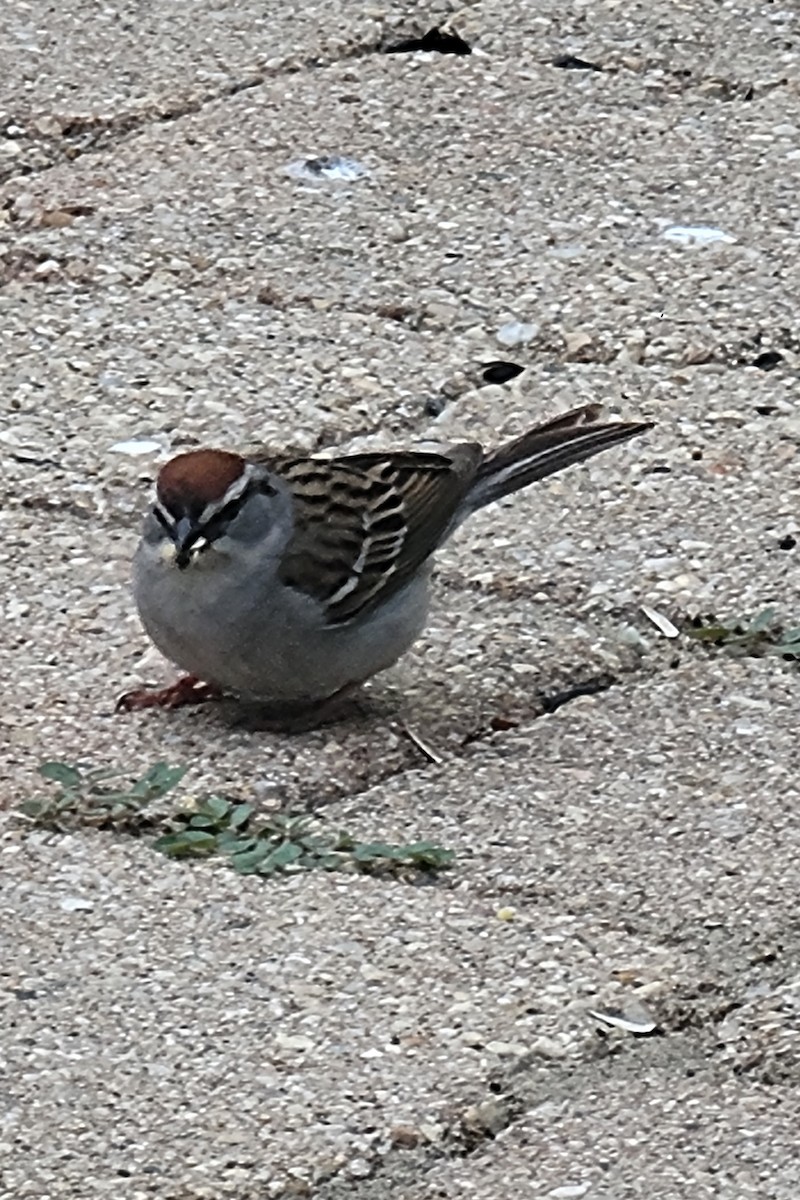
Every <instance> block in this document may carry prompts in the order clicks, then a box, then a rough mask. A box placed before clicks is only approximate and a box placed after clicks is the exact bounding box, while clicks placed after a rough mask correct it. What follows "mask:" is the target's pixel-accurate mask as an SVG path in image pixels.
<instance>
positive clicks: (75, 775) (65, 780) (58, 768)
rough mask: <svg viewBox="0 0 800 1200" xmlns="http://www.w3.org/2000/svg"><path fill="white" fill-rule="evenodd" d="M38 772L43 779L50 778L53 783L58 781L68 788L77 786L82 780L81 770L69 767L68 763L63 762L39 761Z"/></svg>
mask: <svg viewBox="0 0 800 1200" xmlns="http://www.w3.org/2000/svg"><path fill="white" fill-rule="evenodd" d="M39 774H40V775H41V776H43V777H44V778H45V779H52V781H53V782H54V783H60V784H62V785H63V786H64V787H68V788H79V787H80V786H81V782H82V776H81V772H80V771H79V770H78V768H77V767H71V766H70V765H69V763H64V762H43V763H39Z"/></svg>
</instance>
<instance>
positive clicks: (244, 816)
mask: <svg viewBox="0 0 800 1200" xmlns="http://www.w3.org/2000/svg"><path fill="white" fill-rule="evenodd" d="M252 815H253V806H252V804H234V806H233V808H231V810H230V812H229V813H228V828H229V829H241V828H242V826H243V825H246V824H247V822H248V821H249V820H250V818H251V817H252Z"/></svg>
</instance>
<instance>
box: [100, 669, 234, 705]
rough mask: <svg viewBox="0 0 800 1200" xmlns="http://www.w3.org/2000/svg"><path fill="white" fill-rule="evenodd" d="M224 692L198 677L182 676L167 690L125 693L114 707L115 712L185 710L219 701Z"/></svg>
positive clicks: (157, 689) (135, 690)
mask: <svg viewBox="0 0 800 1200" xmlns="http://www.w3.org/2000/svg"><path fill="white" fill-rule="evenodd" d="M222 694H223V693H222V690H221V689H220V688H218V687H217V686H216V684H213V683H203V682H202V680H200V679H198V678H197V676H196V675H182V676H181V677H180V679H177V680H176V681H175V683H171V684H170V685H169V687H165V688H156V689H150V688H134V690H133V691H132V692H123V694H122V695H121V696H120V698H119V700H117V703H116V704H115V705H114V711H115V712H137V711H138V710H139V709H141V708H183V707H184V705H187V704H203V703H204V702H205V701H206V700H219V699H220V698H221V697H222Z"/></svg>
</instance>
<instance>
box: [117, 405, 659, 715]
mask: <svg viewBox="0 0 800 1200" xmlns="http://www.w3.org/2000/svg"><path fill="white" fill-rule="evenodd" d="M650 428H652V423H651V422H648V421H634V422H621V421H618V422H606V421H603V420H602V419H601V407H600V406H599V405H595V404H590V405H586V406H585V407H582V408H578V409H575V410H573V411H571V412H567V413H565V414H563V415H562V416H559V417H556V418H555V419H554V420H550V421H547V422H545V423H544V424H540V425H537V426H535V427H534V428H533V429H530V430H529V431H528V432H527V433H524V434H523V435H522V436H521V437H518V438H516V439H514V440H513V441H510V442H507V443H506V444H505V445H502V446H500V447H499V449H495V450H492V451H489V452H487V451H485V450H484V449H483V448H482V447H481V446H480V445H478V444H477V443H472V442H467V443H463V444H458V445H453V446H450V447H448V448H447V449H446V450H443V451H442V452H440V453H428V452H425V451H421V450H413V449H412V450H397V451H388V452H378V453H363V454H347V455H343V456H340V457H336V458H315V457H291V456H280V455H271V454H267V453H263V454H262V453H261V452H257V453H248V454H246V455H245V454H237V453H233V452H231V451H229V450H216V449H202V450H189V451H187V452H186V453H183V454H179V455H177V456H176V457H174V458H172V459H170V461H169V462H167V463H165V464H164V466H162V468H161V470H160V471H159V474H158V479H157V482H156V494H155V499H154V502H153V505H152V507H151V509H150V511H149V513H148V514H147V517H146V519H145V522H144V529H143V532H142V537H141V541H140V543H139V546H138V549H137V551H136V555H135V559H134V570H133V580H134V582H133V591H134V598H135V602H136V606H137V608H138V611H139V615H140V617H141V620H142V623H143V625H144V628H145V630H146V632H147V633H148V635H149V636H150V638H151V639H152V641H153V642H154V643H155V645H156V647H157V648H158V649H159V650H160V651H161V653H162V654H163V655H165V656H166V657H167V658H168V659H171V660H172V661H173V662H174V663H176V664H177V665H178V666H179V667H180V668H181V669H182V670H183V671H185V672H187V673H188V674H187V676H186V677H184V678H182V679H180V680H178V682H177V683H175V684H174V685H172V686H170V687H167V688H163V689H161V690H159V691H147V690H138V691H134V692H128V693H126V694H125V695H124V696H122V697H121V698H120V700H119V701H118V708H121V709H126V710H128V709H136V708H146V707H152V706H161V707H169V708H172V707H177V706H178V705H180V704H185V703H190V702H195V701H198V700H201V699H205V698H209V697H211V696H218V695H221V694H233V695H235V696H237V697H239V698H240V699H242V700H244V701H246V702H256V703H257V704H259V705H261V706H263V707H264V709H265V711H267V712H271V713H274V714H275V716H276V719H277V720H278V721H280V719H281V717H286V718H287V719H291V717H292V716H293V715H296V714H298V713H308V712H315V711H318V712H320V713H321V712H322V711H323V709H324V707H325V706H326V704H327V702H329V701H330V700H331V699H332V698H335V697H338V696H341V695H344V694H346V693H348V692H349V691H350V690H351V689H353V688H355V687H357V686H358V685H360V684H362V683H363V682H364V681H365V680H367V679H369V678H370V677H371V676H373V675H375V674H376V673H377V672H379V671H383V670H384V669H385V668H387V667H389V666H391V665H392V664H393V663H394V662H396V661H397V659H398V658H400V656H401V655H402V654H403V653H404V652H405V651H406V650H407V649H408V648H409V646H411V644H412V643H413V642H414V641H415V639H416V638H417V637H418V636H419V634H420V633H421V632H422V630H423V629H424V627H425V623H426V619H427V615H428V603H429V584H430V577H431V571H432V568H433V560H434V555H435V552H436V551H437V550H438V549H439V548H440V547H441V546H442V545H443V544H444V543H445V542H446V541H447V539H448V538H449V537H450V536H451V535H452V534H453V532H454V531H455V530H456V529H458V527H459V526H460V525H461V524H462V522H463V521H465V520H466V519H467V518H468V517H469V516H471V515H472V513H474V512H477V510H478V509H481V508H485V507H486V505H488V504H493V503H494V502H495V501H497V500H500V499H502V498H503V497H504V496H508V495H509V494H510V493H512V492H516V491H519V490H520V489H521V488H525V487H528V485H529V484H531V483H535V482H536V481H537V480H539V479H544V478H545V477H546V476H548V475H552V474H553V472H555V471H560V470H562V469H563V468H564V467H568V466H570V465H572V464H573V463H578V462H582V461H584V460H586V459H588V458H591V457H592V456H593V455H595V454H599V453H600V451H602V450H606V449H607V448H609V447H610V446H615V445H617V444H619V443H620V442H624V441H627V440H628V439H629V438H632V437H635V436H636V435H637V434H640V433H644V432H645V431H646V430H648V429H650Z"/></svg>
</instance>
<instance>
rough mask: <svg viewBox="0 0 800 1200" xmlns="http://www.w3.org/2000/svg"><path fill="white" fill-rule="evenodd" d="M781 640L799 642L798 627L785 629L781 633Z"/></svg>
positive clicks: (799, 630) (799, 632)
mask: <svg viewBox="0 0 800 1200" xmlns="http://www.w3.org/2000/svg"><path fill="white" fill-rule="evenodd" d="M781 641H782V642H800V629H785V630H784V632H783V633H782V635H781Z"/></svg>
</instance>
